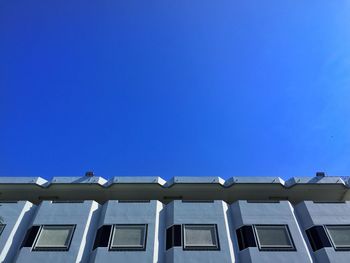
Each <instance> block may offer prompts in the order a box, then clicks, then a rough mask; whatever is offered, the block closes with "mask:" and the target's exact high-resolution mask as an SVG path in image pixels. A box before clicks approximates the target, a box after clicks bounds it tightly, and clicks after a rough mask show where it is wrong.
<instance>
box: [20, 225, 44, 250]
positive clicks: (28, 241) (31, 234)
mask: <svg viewBox="0 0 350 263" xmlns="http://www.w3.org/2000/svg"><path fill="white" fill-rule="evenodd" d="M39 228H40V226H32V227H31V228H29V229H28V231H27V234H26V236H25V238H24V240H23V243H22V247H32V245H33V243H34V240H35V238H36V235H37V234H38V231H39Z"/></svg>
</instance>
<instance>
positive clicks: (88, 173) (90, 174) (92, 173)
mask: <svg viewBox="0 0 350 263" xmlns="http://www.w3.org/2000/svg"><path fill="white" fill-rule="evenodd" d="M85 176H86V177H93V176H94V172H93V171H87V172H86V173H85Z"/></svg>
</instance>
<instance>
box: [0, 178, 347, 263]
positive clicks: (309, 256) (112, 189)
mask: <svg viewBox="0 0 350 263" xmlns="http://www.w3.org/2000/svg"><path fill="white" fill-rule="evenodd" d="M0 216H1V217H2V222H1V224H0V262H10V263H12V262H35V263H37V262H49V263H56V262H57V263H58V262H60V263H61V262H84V263H90V262H99V263H100V262H101V263H102V262H103V263H106V262H123V263H140V262H142V263H148V262H149V263H192V262H193V263H195V262H198V263H199V262H200V263H217V262H220V263H225V262H227V263H229V262H259V263H260V262H269V263H270V262H300V263H302V262H305V263H306V262H335V263H338V262H339V263H341V262H344V263H345V262H350V191H349V180H348V179H347V178H341V177H329V176H316V177H310V178H308V177H300V178H292V179H290V180H288V181H283V180H282V179H281V178H278V177H277V178H274V177H233V178H229V179H228V180H226V181H225V180H223V179H221V178H219V177H174V178H172V179H171V180H169V181H164V180H163V179H162V178H159V177H114V178H111V179H110V180H105V179H104V178H102V177H94V176H92V177H89V176H85V177H54V178H53V179H52V180H51V181H46V180H45V179H43V178H40V177H30V178H29V177H1V178H0Z"/></svg>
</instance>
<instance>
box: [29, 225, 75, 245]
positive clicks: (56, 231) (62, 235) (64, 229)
mask: <svg viewBox="0 0 350 263" xmlns="http://www.w3.org/2000/svg"><path fill="white" fill-rule="evenodd" d="M74 229H75V226H74V225H44V226H42V227H41V229H40V232H39V234H38V237H37V239H36V242H35V245H34V250H68V249H69V245H70V242H71V240H72V237H73V232H74Z"/></svg>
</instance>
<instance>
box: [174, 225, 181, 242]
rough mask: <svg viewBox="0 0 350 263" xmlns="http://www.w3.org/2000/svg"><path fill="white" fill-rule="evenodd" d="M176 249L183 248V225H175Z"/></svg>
mask: <svg viewBox="0 0 350 263" xmlns="http://www.w3.org/2000/svg"><path fill="white" fill-rule="evenodd" d="M173 227H174V247H181V245H182V242H181V241H182V237H181V225H174V226H173Z"/></svg>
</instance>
